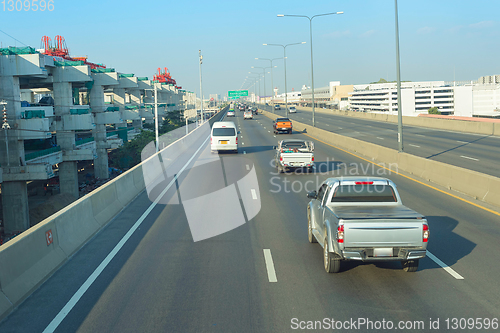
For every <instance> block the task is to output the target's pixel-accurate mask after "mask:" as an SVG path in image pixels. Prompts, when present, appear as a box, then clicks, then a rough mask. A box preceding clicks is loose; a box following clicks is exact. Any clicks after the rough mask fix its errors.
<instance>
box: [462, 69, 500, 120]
mask: <svg viewBox="0 0 500 333" xmlns="http://www.w3.org/2000/svg"><path fill="white" fill-rule="evenodd" d="M455 115H456V116H463V117H472V116H487V117H500V75H490V76H482V77H480V78H479V80H477V82H474V83H472V84H465V85H461V86H458V87H455Z"/></svg>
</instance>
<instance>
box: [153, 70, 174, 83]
mask: <svg viewBox="0 0 500 333" xmlns="http://www.w3.org/2000/svg"><path fill="white" fill-rule="evenodd" d="M153 80H154V81H158V82H160V83H169V84H173V85H174V86H175V85H176V84H177V83H176V82H175V80H174V79H172V76H170V73H169V72H168V68H167V67H164V68H163V72H162V71H161V68H158V74H156V75H155V76H154V77H153Z"/></svg>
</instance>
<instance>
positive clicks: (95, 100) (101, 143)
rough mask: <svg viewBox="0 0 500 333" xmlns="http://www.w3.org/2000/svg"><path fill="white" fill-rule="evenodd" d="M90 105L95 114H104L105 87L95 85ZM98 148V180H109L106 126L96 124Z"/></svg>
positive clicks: (94, 132) (96, 160) (93, 131)
mask: <svg viewBox="0 0 500 333" xmlns="http://www.w3.org/2000/svg"><path fill="white" fill-rule="evenodd" d="M90 105H91V107H92V111H93V112H104V110H105V108H106V105H105V103H104V87H103V86H101V85H97V84H94V86H93V87H92V89H91V90H90ZM92 136H93V137H94V140H95V143H96V147H97V158H95V159H94V174H95V176H96V177H97V178H100V179H108V178H109V169H108V167H109V164H108V150H107V149H106V148H105V147H106V146H107V137H106V125H105V124H96V126H95V128H94V129H93V130H92Z"/></svg>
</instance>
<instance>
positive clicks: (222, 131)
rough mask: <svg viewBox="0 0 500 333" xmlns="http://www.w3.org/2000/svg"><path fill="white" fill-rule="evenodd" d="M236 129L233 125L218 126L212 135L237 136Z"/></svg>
mask: <svg viewBox="0 0 500 333" xmlns="http://www.w3.org/2000/svg"><path fill="white" fill-rule="evenodd" d="M235 135H236V131H235V130H234V128H232V127H218V128H214V130H213V132H212V136H235Z"/></svg>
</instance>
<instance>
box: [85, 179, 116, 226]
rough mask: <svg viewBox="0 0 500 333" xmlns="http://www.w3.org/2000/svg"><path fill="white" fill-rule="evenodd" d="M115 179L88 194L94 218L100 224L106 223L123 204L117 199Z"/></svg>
mask: <svg viewBox="0 0 500 333" xmlns="http://www.w3.org/2000/svg"><path fill="white" fill-rule="evenodd" d="M116 179H117V178H115V179H114V180H113V181H110V182H108V183H106V184H104V185H102V186H101V187H99V188H98V189H97V190H95V191H92V192H91V193H90V194H88V196H89V199H90V202H91V203H92V213H93V214H94V218H95V219H96V221H97V223H99V224H100V225H101V226H104V225H105V224H106V223H108V222H109V221H110V220H111V219H112V218H113V217H114V216H115V215H116V214H117V213H118V212H119V211H120V210H122V209H123V205H122V204H121V203H120V202H119V201H118V199H117V194H116V183H115V182H116Z"/></svg>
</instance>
